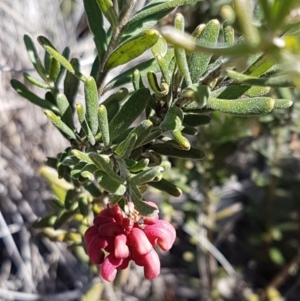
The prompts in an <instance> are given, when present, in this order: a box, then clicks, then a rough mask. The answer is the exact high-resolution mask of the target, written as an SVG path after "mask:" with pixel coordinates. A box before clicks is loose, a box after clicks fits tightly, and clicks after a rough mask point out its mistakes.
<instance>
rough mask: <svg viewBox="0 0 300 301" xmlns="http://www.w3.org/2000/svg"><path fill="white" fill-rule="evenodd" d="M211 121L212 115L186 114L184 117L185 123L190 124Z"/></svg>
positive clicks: (195, 124)
mask: <svg viewBox="0 0 300 301" xmlns="http://www.w3.org/2000/svg"><path fill="white" fill-rule="evenodd" d="M210 121H211V117H210V116H208V115H202V114H185V115H184V119H183V124H184V125H185V124H186V125H189V126H199V125H204V124H208V123H210Z"/></svg>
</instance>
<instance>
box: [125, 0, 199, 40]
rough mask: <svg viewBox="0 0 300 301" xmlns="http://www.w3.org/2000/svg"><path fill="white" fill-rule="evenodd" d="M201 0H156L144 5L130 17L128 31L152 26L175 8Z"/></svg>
mask: <svg viewBox="0 0 300 301" xmlns="http://www.w3.org/2000/svg"><path fill="white" fill-rule="evenodd" d="M200 1H202V0H172V1H165V0H154V1H152V2H150V3H149V4H148V5H146V6H145V7H143V9H141V10H140V11H138V12H137V13H136V14H135V15H134V16H133V17H131V19H129V22H128V24H127V26H128V31H129V32H130V31H131V32H132V29H137V28H139V27H140V26H142V27H143V28H150V27H152V26H153V25H155V24H156V23H157V21H158V20H160V19H161V18H163V17H164V16H166V15H167V14H168V13H169V12H171V11H172V10H173V9H174V8H176V7H178V6H182V5H186V4H193V3H197V2H200ZM147 26H149V27H147ZM137 32H138V31H135V32H134V34H136V33H137Z"/></svg>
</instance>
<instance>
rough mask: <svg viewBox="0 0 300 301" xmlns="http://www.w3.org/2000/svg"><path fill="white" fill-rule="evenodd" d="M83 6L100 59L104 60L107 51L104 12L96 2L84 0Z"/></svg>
mask: <svg viewBox="0 0 300 301" xmlns="http://www.w3.org/2000/svg"><path fill="white" fill-rule="evenodd" d="M83 4H84V11H85V13H86V16H87V19H88V23H89V28H90V31H91V33H92V35H93V39H94V42H95V45H96V49H97V53H98V57H99V58H100V59H102V58H103V56H104V53H105V51H106V49H107V36H106V32H105V29H104V24H103V16H102V12H101V10H100V9H99V7H98V4H97V2H96V1H90V0H83ZM99 58H98V60H99Z"/></svg>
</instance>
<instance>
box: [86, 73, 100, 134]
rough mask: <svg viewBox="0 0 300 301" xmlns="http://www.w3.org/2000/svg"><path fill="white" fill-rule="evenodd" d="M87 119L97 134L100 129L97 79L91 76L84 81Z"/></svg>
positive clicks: (93, 131)
mask: <svg viewBox="0 0 300 301" xmlns="http://www.w3.org/2000/svg"><path fill="white" fill-rule="evenodd" d="M84 96H85V105H86V120H87V123H88V125H89V126H90V129H91V131H92V133H93V135H95V134H96V133H97V131H98V106H99V105H98V90H97V85H96V81H95V79H94V78H93V77H92V76H90V77H89V78H88V79H87V80H86V82H85V83H84Z"/></svg>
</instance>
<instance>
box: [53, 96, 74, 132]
mask: <svg viewBox="0 0 300 301" xmlns="http://www.w3.org/2000/svg"><path fill="white" fill-rule="evenodd" d="M56 103H57V107H58V109H59V113H60V116H61V120H62V121H63V122H65V123H66V125H67V126H69V127H70V128H71V129H74V123H73V115H72V110H71V107H70V104H69V101H68V99H67V97H66V96H65V95H64V94H62V93H58V94H57V95H56Z"/></svg>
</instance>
